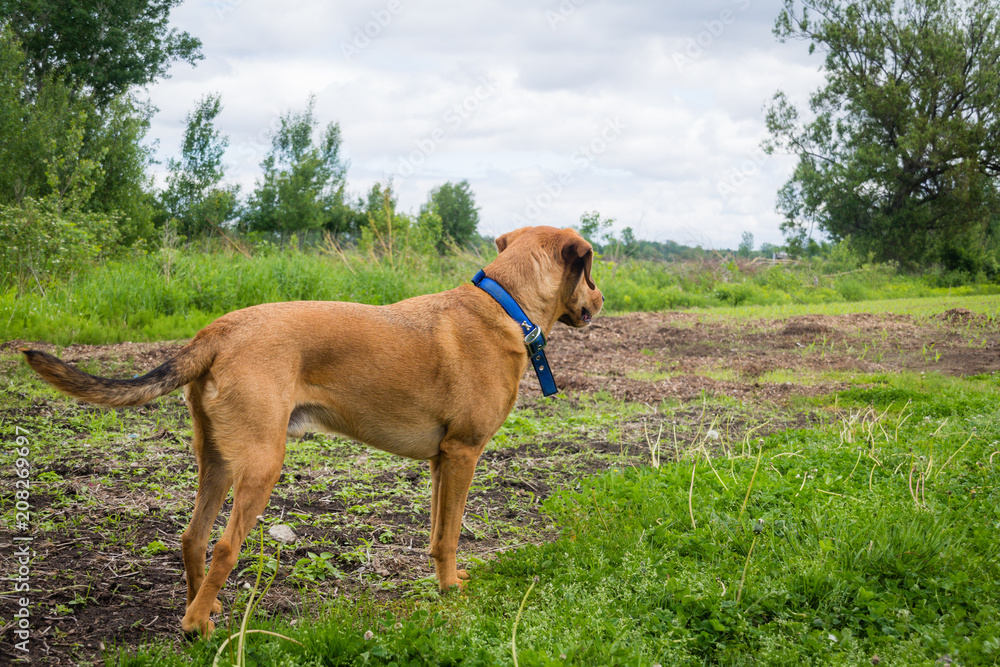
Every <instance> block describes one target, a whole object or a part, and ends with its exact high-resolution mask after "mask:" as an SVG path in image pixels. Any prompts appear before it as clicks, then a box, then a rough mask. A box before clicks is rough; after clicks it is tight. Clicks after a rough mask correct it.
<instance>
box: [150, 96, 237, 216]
mask: <svg viewBox="0 0 1000 667" xmlns="http://www.w3.org/2000/svg"><path fill="white" fill-rule="evenodd" d="M221 111H222V100H221V98H220V96H219V95H218V94H215V95H206V96H204V97H202V98H201V100H199V102H198V104H197V106H196V107H195V109H194V111H192V112H191V113H189V114H188V115H187V128H186V129H185V130H184V141H183V143H182V145H181V159H180V160H174V159H171V160H170V162H169V163H168V169H169V170H170V175H169V176H168V177H167V189H166V191H165V192H164V193H163V196H162V198H161V199H162V203H163V208H164V209H165V210H166V212H167V214H168V215H170V216H172V217H173V218H174V219H176V220H177V222H178V229H179V231H180V232H181V233H182V234H185V235H187V236H193V235H195V234H202V233H205V232H211V231H212V230H214V229H215V228H217V227H218V226H219V225H221V224H222V223H224V222H226V221H227V220H230V219H231V218H232V217H233V215H234V213H235V212H236V197H237V193H238V191H239V188H238V186H235V185H229V186H221V185H220V183H221V182H222V179H223V178H224V177H225V173H224V171H223V167H222V157H223V155H224V154H225V152H226V147H227V146H228V145H229V138H228V137H224V136H222V134H221V133H220V132H219V130H217V129H216V128H215V119H216V117H218V115H219V113H220V112H221Z"/></svg>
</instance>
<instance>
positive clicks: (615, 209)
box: [150, 0, 821, 247]
mask: <svg viewBox="0 0 1000 667" xmlns="http://www.w3.org/2000/svg"><path fill="white" fill-rule="evenodd" d="M780 6H781V3H780V2H779V1H778V0H768V1H767V2H763V1H761V2H752V1H751V0H719V1H714V2H706V3H698V4H695V3H657V2H621V3H611V2H609V1H607V0H550V1H548V2H543V3H541V4H536V3H533V2H528V1H527V0H515V1H513V2H508V3H501V2H497V1H492V2H485V3H464V4H458V3H444V2H442V1H440V0H437V1H435V0H420V1H419V2H418V1H416V0H373V1H371V2H346V3H319V2H306V1H304V0H296V1H291V2H286V3H284V4H283V5H281V8H280V9H277V8H276V5H275V4H274V3H270V2H264V1H263V0H203V1H201V2H188V3H186V4H185V5H183V6H181V7H180V8H178V9H177V10H175V12H174V16H173V20H174V24H175V25H176V26H177V27H178V28H181V29H183V30H187V31H189V32H190V33H192V34H193V35H196V36H198V37H199V38H201V39H202V41H203V43H204V52H205V56H206V59H205V60H204V61H202V62H201V63H200V64H199V65H198V67H197V68H193V69H192V68H190V67H187V66H184V65H180V66H175V67H174V69H173V70H172V72H171V74H172V77H171V78H169V79H166V80H164V81H162V82H161V83H159V84H157V85H156V86H155V87H153V88H152V89H151V91H150V94H151V97H152V99H153V102H154V104H156V106H158V107H159V108H160V113H159V114H158V115H157V116H156V117H155V118H154V120H153V128H152V133H151V134H152V136H153V137H154V138H157V139H159V141H160V151H161V154H162V157H166V156H169V155H171V154H173V152H174V151H176V150H177V147H178V146H179V144H180V137H181V133H182V132H183V125H184V115H185V114H186V113H187V112H188V111H189V110H190V109H191V108H192V107H193V106H194V103H195V101H196V100H197V99H198V98H199V97H201V96H202V95H204V94H206V93H209V92H219V93H221V94H222V100H223V105H224V107H225V108H224V111H223V113H222V115H221V116H220V119H219V127H220V129H222V131H223V132H224V133H226V134H228V135H229V136H230V141H231V148H230V151H229V153H228V155H227V158H228V160H229V162H230V164H231V165H232V176H233V178H234V179H236V180H238V181H240V182H241V183H242V184H243V185H244V187H245V188H247V187H252V185H253V181H254V178H255V177H256V176H257V174H258V167H257V164H258V163H259V161H260V159H261V158H262V157H263V154H264V152H265V151H266V149H267V145H268V141H267V133H268V131H269V129H271V128H272V127H273V126H274V124H275V122H276V120H277V115H278V114H279V113H281V112H283V111H285V110H288V109H301V108H303V107H304V105H305V103H306V100H307V98H308V96H309V95H310V94H311V93H315V94H316V95H317V107H316V111H317V115H318V117H319V118H320V120H321V122H322V123H324V124H325V123H327V122H333V121H336V122H339V123H340V126H341V131H342V136H343V140H344V143H343V149H344V154H345V155H346V156H347V157H349V158H350V159H351V170H350V172H349V173H348V181H349V187H350V188H351V189H352V190H353V191H355V192H356V193H360V192H362V191H363V190H365V189H367V188H368V187H370V185H371V184H372V183H374V182H376V181H378V180H382V179H383V178H384V177H385V175H386V174H387V173H395V174H397V180H398V181H399V185H400V203H401V205H402V206H404V207H406V208H413V207H417V206H419V205H420V204H421V203H422V202H423V201H424V200H425V199H426V196H427V192H428V190H429V189H430V188H432V187H434V186H437V185H440V184H441V183H443V182H444V181H447V180H452V181H457V180H461V179H463V178H466V179H468V180H469V181H470V183H471V185H472V189H473V191H474V192H475V193H476V197H477V201H478V203H479V204H480V206H481V207H482V210H481V212H480V215H481V220H482V231H484V232H488V233H501V232H503V231H507V230H509V229H511V228H513V227H515V226H516V225H517V224H518V221H519V220H523V219H524V214H525V210H526V209H527V208H530V205H531V204H532V203H535V205H536V208H538V209H539V211H538V215H537V216H536V217H535V218H534V220H536V221H537V222H539V223H546V224H554V225H559V226H565V225H570V224H575V223H576V222H577V221H578V219H579V216H580V214H581V213H583V212H584V211H589V210H595V209H596V210H599V211H600V212H601V213H602V214H604V215H606V216H610V217H613V218H615V219H616V220H618V222H619V226H626V225H631V226H632V227H633V228H635V229H636V231H637V232H638V233H639V234H640V236H642V237H644V238H652V239H658V240H666V239H673V240H677V241H679V242H692V241H695V242H701V243H707V244H710V245H712V246H715V247H735V246H736V245H737V244H738V243H739V240H740V235H741V234H742V232H743V231H750V232H752V233H753V234H754V236H755V239H756V240H757V242H758V243H760V242H763V241H769V242H772V243H778V242H780V241H781V236H780V233H779V231H778V224H779V223H780V219H779V216H778V215H777V214H776V213H775V212H774V198H775V193H776V191H777V188H778V187H779V186H780V185H781V184H782V183H783V181H784V180H785V179H786V178H787V177H788V174H789V173H790V170H791V168H792V166H793V161H792V160H790V159H789V158H787V157H774V158H770V159H766V160H760V159H759V157H755V155H756V153H757V147H758V145H759V143H760V141H761V139H763V138H764V136H765V134H766V132H765V130H764V123H763V111H762V107H763V105H764V104H765V102H766V101H767V100H768V99H769V98H770V97H771V95H772V94H773V93H774V91H775V90H777V89H779V88H781V89H783V90H785V91H786V92H788V93H789V94H791V95H793V96H794V97H795V98H798V99H804V98H805V96H806V95H807V93H808V92H809V91H810V90H812V89H814V88H815V87H816V86H817V85H818V84H819V82H820V74H819V73H818V72H817V69H818V67H819V65H820V64H821V63H820V60H819V57H818V56H816V57H813V58H808V57H807V56H806V54H805V52H804V49H803V48H801V47H802V45H800V44H784V45H782V44H778V43H776V41H775V40H774V38H773V36H772V35H771V26H772V25H773V21H774V18H775V16H776V15H777V13H778V11H779V9H780ZM554 17H555V18H554ZM345 45H346V47H345ZM359 45H361V46H359ZM484 82H487V83H489V84H490V85H487V86H486V88H491V90H489V91H488V92H486V93H485V94H484V93H483V91H484ZM609 122H611V123H615V122H617V123H619V124H620V125H621V126H622V129H621V131H620V132H619V133H618V134H617V135H616V136H614V137H613V139H607V140H605V141H604V142H603V143H604V146H603V147H602V150H601V151H600V152H599V153H597V154H595V155H594V156H593V159H592V160H588V161H586V163H585V164H584V161H583V160H581V152H580V151H581V147H584V146H588V145H590V144H591V143H592V142H594V143H595V145H596V144H599V143H600V137H601V133H602V132H606V129H605V128H606V127H607V124H608V123H609ZM748 160H749V161H751V162H755V161H756V162H759V164H755V166H753V167H752V168H748V166H747V165H748ZM407 165H409V166H407ZM410 172H412V173H410ZM403 173H405V178H400V176H401V175H402V174H403ZM566 173H569V177H568V178H567V177H566V176H565V175H566ZM560 174H562V175H563V180H564V181H565V183H562V184H560V185H559V187H558V192H557V193H555V194H553V191H554V189H555V188H554V186H553V184H554V183H558V182H559V178H560ZM739 174H742V176H743V177H742V178H740V177H739ZM734 179H735V180H737V181H739V184H738V186H737V187H735V189H734V191H732V192H730V191H729V190H727V189H726V188H722V190H723V191H724V192H723V193H722V194H720V186H719V184H720V182H722V183H729V182H730V181H733V180H734ZM549 199H551V201H548V200H549ZM539 202H541V203H544V204H545V206H539ZM519 216H520V217H519Z"/></svg>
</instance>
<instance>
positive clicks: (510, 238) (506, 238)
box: [493, 227, 528, 253]
mask: <svg viewBox="0 0 1000 667" xmlns="http://www.w3.org/2000/svg"><path fill="white" fill-rule="evenodd" d="M527 230H528V227H521V228H520V229H515V230H514V231H512V232H507V233H506V234H501V235H500V236H498V237H496V239H495V240H494V241H493V242H494V243H495V244H496V246H497V252H498V253H499V252H503V251H504V250H506V249H507V246H509V245H510V244H511V243H513V242H514V239H516V238H517V237H518V236H520V235H521V234H523V233H524V232H526V231H527Z"/></svg>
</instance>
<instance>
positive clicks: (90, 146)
mask: <svg viewBox="0 0 1000 667" xmlns="http://www.w3.org/2000/svg"><path fill="white" fill-rule="evenodd" d="M24 67H25V59H24V54H23V52H22V51H21V49H20V47H19V45H18V43H17V40H16V39H15V38H14V36H13V35H12V34H11V32H10V31H9V30H8V29H6V28H4V29H3V30H2V31H0V204H15V205H20V204H21V203H22V202H24V201H25V200H27V199H29V198H31V199H36V200H41V199H45V198H46V197H48V196H49V195H53V194H54V195H55V196H56V197H58V198H59V199H66V198H67V197H69V196H71V198H72V200H73V204H72V206H73V208H75V209H78V210H80V211H84V212H95V213H104V214H107V215H110V216H112V217H114V218H115V219H116V220H117V224H118V226H119V230H118V231H119V232H120V233H119V234H118V236H117V238H118V241H119V242H120V243H122V244H125V245H131V244H132V243H134V242H135V241H137V240H139V239H141V238H146V237H148V236H149V233H150V231H151V225H150V215H151V209H150V206H149V203H150V202H149V196H148V194H147V190H148V185H149V178H148V175H147V167H148V165H149V161H150V157H151V156H150V150H149V149H148V148H146V147H144V146H143V144H142V141H143V139H144V137H145V134H146V131H147V130H148V128H149V109H148V107H145V106H143V105H140V104H138V103H135V102H133V101H131V100H129V99H127V98H124V97H123V98H118V99H114V100H112V101H110V102H109V103H108V104H107V105H106V106H104V107H103V108H99V107H97V106H96V105H95V103H94V101H93V99H92V98H90V97H88V96H81V95H79V94H77V93H76V92H75V91H74V90H73V89H72V88H71V87H70V86H68V85H66V84H65V83H64V82H63V81H62V79H60V78H58V77H55V76H49V77H48V79H47V80H46V83H45V85H44V86H42V87H41V88H40V89H39V90H38V91H37V94H36V95H34V96H28V95H26V94H25V93H24Z"/></svg>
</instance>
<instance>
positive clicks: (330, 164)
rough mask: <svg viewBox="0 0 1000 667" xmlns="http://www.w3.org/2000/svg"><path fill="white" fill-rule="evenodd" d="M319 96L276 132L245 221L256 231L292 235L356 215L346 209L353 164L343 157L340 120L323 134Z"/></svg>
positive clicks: (331, 225) (284, 117)
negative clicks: (346, 177)
mask: <svg viewBox="0 0 1000 667" xmlns="http://www.w3.org/2000/svg"><path fill="white" fill-rule="evenodd" d="M315 105H316V98H315V97H310V98H309V102H308V104H307V105H306V108H305V110H304V111H302V112H291V111H290V112H288V113H286V114H284V115H282V116H281V126H280V127H279V128H278V129H277V130H276V131H275V132H274V133H273V134H272V136H271V149H270V150H269V151H268V154H267V155H266V156H265V157H264V160H263V161H262V162H261V168H262V169H263V170H264V175H263V179H262V180H260V181H258V182H257V188H256V190H255V191H254V192H253V194H252V195H251V197H250V201H249V202H248V204H247V214H246V217H245V220H244V224H245V225H246V226H247V227H248V228H249V229H252V230H258V231H269V232H278V233H280V234H287V233H291V232H296V231H306V230H318V229H322V228H325V229H328V230H329V231H332V232H334V233H339V232H343V231H347V230H343V229H338V228H337V227H336V224H337V223H338V221H344V220H350V219H352V218H351V217H350V216H347V215H346V214H345V212H344V211H343V209H344V208H345V207H346V204H345V201H344V175H345V174H346V172H347V166H348V165H347V163H346V162H344V161H342V160H341V158H340V141H341V140H340V125H338V124H337V123H330V124H329V125H327V126H326V129H325V130H324V131H323V132H322V134H321V135H320V136H319V140H318V142H314V141H313V135H314V133H315V131H316V129H317V127H318V121H317V120H316V115H315Z"/></svg>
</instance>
